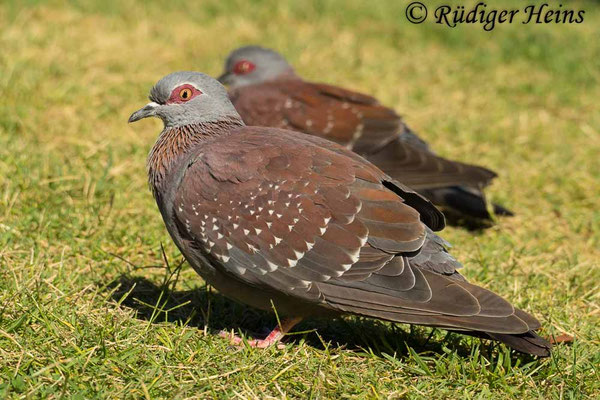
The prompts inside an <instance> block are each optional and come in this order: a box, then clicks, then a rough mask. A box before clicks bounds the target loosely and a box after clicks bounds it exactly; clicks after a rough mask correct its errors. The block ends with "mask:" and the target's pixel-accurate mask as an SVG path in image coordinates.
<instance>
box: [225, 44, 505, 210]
mask: <svg viewBox="0 0 600 400" xmlns="http://www.w3.org/2000/svg"><path fill="white" fill-rule="evenodd" d="M219 80H220V81H221V83H224V84H227V85H229V87H230V93H229V95H230V98H231V101H232V102H233V105H234V106H235V108H236V109H237V111H238V112H239V114H240V115H241V116H242V119H243V120H244V122H245V123H246V124H247V125H255V126H271V127H276V128H284V129H292V130H296V131H300V132H304V133H308V134H311V135H316V136H320V137H324V138H326V139H329V140H332V141H334V142H337V143H339V144H342V145H344V146H346V147H347V148H349V149H351V150H352V151H354V152H356V153H358V154H360V155H362V156H363V157H365V158H367V159H368V160H369V161H371V162H372V163H373V164H375V165H377V166H378V167H379V168H381V169H382V170H383V171H384V172H385V173H387V174H388V175H390V176H391V177H393V178H394V179H397V180H399V181H400V182H402V183H404V184H405V185H408V186H410V187H411V188H412V189H414V190H417V191H419V193H421V194H422V195H424V196H425V197H427V198H428V199H430V200H431V201H433V202H434V203H435V204H437V205H440V206H443V207H444V208H445V209H446V210H449V211H451V212H454V214H458V215H459V216H462V217H470V218H477V219H489V218H491V216H490V213H489V211H488V208H487V203H486V201H485V197H484V194H483V191H482V189H483V187H485V186H487V185H488V184H489V183H490V182H491V181H492V179H493V178H495V177H496V173H494V172H493V171H490V170H489V169H486V168H483V167H479V166H475V165H468V164H464V163H460V162H457V161H450V160H447V159H444V158H442V157H439V156H437V155H436V154H435V153H434V152H433V151H432V150H431V149H430V148H429V146H428V145H427V143H425V142H424V141H423V140H421V139H420V138H419V137H418V136H417V135H415V134H414V133H413V132H412V131H411V130H410V129H409V128H408V127H407V126H406V125H405V124H404V123H403V122H402V119H401V118H400V116H399V115H398V114H396V112H395V111H394V110H392V109H390V108H387V107H384V106H382V105H381V104H380V103H379V102H378V101H377V100H376V99H375V98H373V97H371V96H367V95H364V94H361V93H356V92H352V91H349V90H346V89H343V88H341V87H337V86H331V85H326V84H321V83H312V82H307V81H304V80H303V79H302V78H301V77H299V76H298V75H297V74H296V73H295V72H294V69H293V68H292V66H291V65H290V64H288V62H287V61H286V60H285V59H284V58H283V57H282V56H281V55H280V54H278V53H276V52H275V51H273V50H269V49H265V48H262V47H258V46H247V47H242V48H239V49H237V50H235V51H233V52H232V53H231V54H230V55H229V56H228V58H227V60H226V62H225V72H224V73H223V75H221V77H220V78H219ZM491 206H492V208H493V210H494V213H495V214H497V215H512V212H511V211H509V210H507V209H505V208H503V207H501V206H499V205H491Z"/></svg>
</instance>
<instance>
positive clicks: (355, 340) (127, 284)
mask: <svg viewBox="0 0 600 400" xmlns="http://www.w3.org/2000/svg"><path fill="white" fill-rule="evenodd" d="M168 286H169V285H168V284H167V285H165V286H163V287H161V286H157V285H156V284H154V283H153V282H151V281H149V280H147V279H145V278H142V277H131V276H129V275H122V276H120V277H119V278H118V279H116V280H115V281H114V282H113V283H111V284H110V285H109V286H108V288H109V290H112V291H113V294H112V297H113V299H114V300H115V301H116V302H117V303H119V304H120V305H121V306H125V307H128V308H131V309H134V310H136V312H137V318H140V319H143V320H150V321H152V322H156V323H158V322H171V323H178V324H182V325H187V326H193V327H197V328H199V329H204V328H205V327H206V329H207V330H208V332H210V333H211V334H217V333H218V332H219V331H221V330H223V329H225V330H227V331H231V330H233V331H234V332H236V333H239V332H242V333H243V334H244V335H245V336H246V337H257V338H261V337H264V336H266V335H267V334H268V332H269V331H270V330H271V328H273V327H274V326H276V325H277V320H276V317H275V315H274V313H272V312H265V311H260V310H256V309H254V308H251V307H248V306H245V305H242V304H239V303H237V302H234V301H232V300H229V299H227V298H226V297H224V296H222V295H221V294H219V293H215V292H214V291H211V290H210V289H209V288H208V287H207V286H203V287H200V288H197V289H193V290H184V291H173V290H170V289H168ZM403 326H406V325H398V324H391V323H384V322H381V321H377V320H373V319H368V318H359V317H349V318H336V319H333V320H330V319H329V320H324V319H307V320H305V321H303V322H301V323H300V324H299V325H297V327H296V328H295V329H294V331H296V332H304V333H301V334H293V332H292V334H291V335H289V336H287V338H286V339H285V341H286V342H288V343H289V342H296V343H297V342H299V341H300V340H304V341H305V342H306V343H307V344H308V345H310V346H313V347H315V348H319V349H325V348H326V347H327V348H344V349H349V350H353V351H357V352H366V353H369V354H373V355H376V356H379V357H381V356H384V354H386V355H395V356H396V357H405V356H407V355H409V352H411V350H409V347H410V349H412V351H413V352H416V353H423V352H427V353H433V354H439V355H441V354H444V353H446V352H448V351H451V352H456V353H457V354H458V355H459V356H461V357H471V356H472V355H473V353H472V351H473V350H472V348H471V346H467V345H465V344H464V342H463V341H462V340H461V337H462V335H459V334H456V333H451V332H447V333H446V336H445V337H444V336H442V335H441V334H440V332H442V333H445V332H446V331H440V330H432V329H430V328H425V327H415V326H412V325H410V329H409V330H404V329H402V327H403ZM307 331H308V332H307ZM436 332H437V334H436V335H435V336H434V333H436ZM485 342H486V343H487V345H485V346H483V345H482V346H481V352H482V353H483V354H484V355H485V356H486V358H488V359H492V358H493V357H491V355H492V353H494V348H496V347H497V346H495V345H494V344H492V343H491V342H489V341H485ZM512 358H513V359H514V361H516V360H517V359H520V360H521V362H522V363H523V362H527V361H528V360H531V359H532V357H531V356H527V355H521V354H518V353H516V354H513V356H512ZM513 365H514V364H513Z"/></svg>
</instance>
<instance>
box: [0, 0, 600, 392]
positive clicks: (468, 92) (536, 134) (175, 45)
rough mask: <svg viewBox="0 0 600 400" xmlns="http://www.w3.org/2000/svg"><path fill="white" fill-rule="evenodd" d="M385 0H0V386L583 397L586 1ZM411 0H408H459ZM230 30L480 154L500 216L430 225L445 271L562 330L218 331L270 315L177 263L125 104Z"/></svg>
mask: <svg viewBox="0 0 600 400" xmlns="http://www.w3.org/2000/svg"><path fill="white" fill-rule="evenodd" d="M408 3H409V2H404V1H359V0H330V1H306V2H296V1H291V0H290V1H288V0H277V1H276V0H273V1H267V0H262V1H252V2H250V1H241V0H240V1H237V0H232V1H224V0H203V1H198V2H191V1H184V0H174V1H164V2H143V1H132V0H126V1H116V0H107V1H100V0H89V1H75V0H73V1H47V2H45V1H33V0H28V1H13V0H3V1H2V2H1V3H0V358H1V359H2V362H1V363H0V397H1V395H2V394H5V395H7V396H9V395H10V396H15V398H16V397H20V396H34V397H37V396H41V397H46V396H50V397H59V396H60V395H61V394H64V395H69V396H82V397H81V398H89V397H94V396H112V397H116V398H124V397H127V396H130V397H146V398H151V397H171V398H173V397H177V398H188V397H198V398H206V397H221V396H234V395H236V394H237V395H239V396H240V397H242V398H252V397H261V398H262V397H265V396H274V397H285V396H289V397H308V396H309V395H311V396H314V397H320V398H327V397H338V396H341V395H343V394H344V395H348V396H350V397H352V396H357V397H361V396H362V397H378V396H379V397H384V398H385V397H394V398H396V397H402V396H409V397H412V396H416V397H418V396H420V395H423V396H436V397H438V396H440V397H454V398H456V397H458V396H460V397H464V398H471V397H477V396H483V397H486V396H488V397H489V396H493V397H495V398H510V397H513V396H515V397H521V398H522V397H539V398H553V397H555V398H558V397H560V398H562V397H563V396H567V395H569V396H570V397H579V396H581V397H585V396H590V397H593V395H594V393H596V394H597V393H598V391H599V390H600V386H599V385H600V383H599V382H600V380H599V379H598V378H599V377H598V370H597V366H598V365H600V352H599V350H600V337H599V335H598V329H597V326H598V324H599V323H600V320H599V309H600V308H599V297H600V291H599V289H598V282H599V281H600V268H599V266H598V260H599V259H600V207H599V200H598V197H599V195H600V181H599V178H600V157H599V154H600V103H599V101H598V99H600V87H599V85H598V83H599V81H600V3H598V2H592V1H564V2H563V8H567V7H568V8H573V9H583V10H585V14H584V18H585V19H584V22H583V23H581V24H555V23H550V24H539V25H533V24H528V25H523V24H521V23H520V22H518V23H513V24H510V25H509V24H502V25H497V26H496V27H495V29H494V30H492V31H490V32H486V31H484V30H483V29H482V27H481V25H480V24H474V25H460V26H458V27H456V28H449V27H447V26H444V25H438V24H435V23H434V22H433V19H432V17H431V15H430V17H429V19H428V20H427V21H425V22H424V23H422V24H419V25H415V24H411V23H409V22H408V21H407V19H406V16H405V8H406V5H407V4H408ZM424 3H426V5H427V6H428V8H429V9H430V13H431V12H432V11H431V10H433V9H434V8H435V7H437V6H439V5H442V4H447V3H449V4H452V5H458V4H461V5H465V8H467V9H468V8H469V7H472V6H474V5H475V4H477V2H476V1H467V0H465V1H464V2H452V1H447V2H441V1H425V2H424ZM531 3H532V4H539V3H540V2H536V1H531ZM548 3H549V4H550V5H552V6H556V7H558V4H559V3H557V2H550V1H549V2H548ZM493 6H494V7H496V8H500V9H502V8H507V9H510V8H521V9H522V8H523V7H524V3H523V2H522V1H510V0H502V1H499V2H494V4H493ZM491 7H492V6H491V5H488V8H491ZM247 44H259V45H263V46H266V47H271V48H273V49H276V50H278V51H279V52H281V53H282V54H283V55H284V56H285V57H287V59H288V60H289V61H290V63H291V64H292V65H294V66H295V68H296V70H297V71H298V73H299V74H300V75H302V76H303V77H305V78H306V79H308V80H314V81H319V82H326V83H330V84H336V85H341V86H344V87H347V88H351V89H355V90H358V91H362V92H365V93H369V94H372V95H374V96H376V97H377V98H379V99H380V100H381V102H382V103H384V104H386V105H388V106H390V107H393V108H394V109H395V110H397V111H398V112H399V113H400V114H401V115H403V116H404V118H405V121H406V122H407V124H408V125H409V126H410V127H411V128H412V129H414V130H415V131H416V132H418V133H419V134H420V135H421V136H422V137H423V138H425V139H426V140H428V141H429V142H430V144H431V145H432V146H433V148H434V149H435V150H436V151H437V152H438V153H440V154H441V155H443V156H446V157H448V158H452V159H459V160H462V161H465V162H471V163H476V164H480V165H485V166H487V167H489V168H491V169H494V170H496V171H498V172H499V178H498V179H497V180H496V181H495V183H494V184H493V186H492V187H491V188H490V191H489V193H490V197H491V198H492V199H493V200H495V201H497V202H499V203H501V204H503V205H506V206H507V207H509V208H511V209H512V210H514V211H515V213H516V216H515V217H512V218H503V219H501V220H500V221H499V223H498V225H496V226H494V227H493V228H491V229H487V230H485V231H482V232H480V231H475V232H470V231H467V230H464V229H460V228H447V229H446V231H445V232H444V237H445V238H446V239H447V240H449V241H450V242H452V243H453V244H454V248H453V250H452V251H453V254H455V256H456V257H457V258H458V259H460V260H462V261H463V263H464V264H465V267H466V268H465V269H464V274H465V275H466V276H467V277H469V279H472V280H474V281H476V282H478V283H480V284H482V285H485V286H487V287H490V288H493V289H494V291H496V292H497V293H500V294H502V295H504V296H505V297H507V298H508V299H510V300H511V301H512V302H513V303H514V304H515V305H518V306H519V307H522V308H524V309H526V310H528V311H530V312H532V313H533V314H534V315H536V316H538V317H539V318H540V320H541V321H542V324H543V326H544V330H543V332H542V333H543V335H545V336H551V335H555V336H559V335H561V334H564V333H568V334H570V335H573V336H575V337H576V340H575V342H574V344H573V345H571V346H568V345H563V346H559V347H557V349H556V351H555V352H554V355H553V357H552V358H551V359H549V360H543V361H532V360H529V359H523V358H519V357H515V356H514V355H513V356H511V355H510V353H508V352H507V351H506V349H504V350H502V349H500V350H498V351H495V350H493V349H492V348H491V347H489V346H488V345H487V344H483V343H482V342H480V341H479V340H477V339H464V338H462V337H458V336H456V335H453V336H451V337H450V338H448V337H446V336H445V332H440V331H436V332H434V333H433V338H431V339H428V337H429V336H430V333H431V330H428V329H419V328H416V329H411V328H409V327H408V326H398V327H393V328H390V327H389V324H379V323H373V322H365V321H354V322H352V321H351V322H339V323H337V325H333V327H332V326H326V325H325V324H322V323H320V322H315V323H310V322H306V323H303V324H302V325H301V327H304V328H305V329H306V330H310V329H313V328H315V327H319V333H322V336H318V335H317V334H316V333H314V332H311V333H308V334H306V335H305V336H304V337H302V336H299V337H298V338H297V339H295V341H294V345H291V346H288V348H286V349H285V350H282V351H280V352H278V351H276V350H273V351H271V350H269V351H266V352H260V351H255V350H234V349H230V348H229V347H228V346H227V343H226V341H225V340H222V339H219V338H218V337H215V336H214V335H212V334H210V333H211V331H212V330H214V329H217V328H220V327H228V328H234V329H237V328H236V326H235V324H234V322H235V321H239V320H242V321H245V322H244V323H246V324H247V325H248V324H249V329H250V330H251V332H254V330H256V329H259V328H260V327H262V326H263V325H269V324H270V323H272V322H273V321H274V320H273V319H272V317H270V316H265V315H263V314H260V313H256V312H253V311H252V310H247V309H243V308H240V307H239V306H236V305H232V304H230V303H229V302H227V301H226V300H223V299H222V298H218V297H214V296H213V295H211V294H210V293H209V292H208V290H207V289H206V288H205V287H203V284H202V281H201V279H200V278H199V277H198V276H196V275H195V274H194V273H193V272H192V271H191V270H190V268H189V267H188V266H187V265H184V266H183V268H182V269H177V265H178V264H179V263H180V261H181V256H180V254H179V253H178V251H177V250H176V248H175V246H174V245H173V244H172V242H171V241H170V239H169V237H168V235H167V233H166V230H165V229H164V227H163V222H162V220H161V218H160V215H159V213H158V210H157V209H156V206H155V204H154V200H153V199H152V196H151V194H150V192H149V190H148V187H147V177H146V171H145V159H146V155H147V153H148V151H149V149H150V147H151V146H152V144H153V142H154V140H155V138H156V137H157V135H158V133H159V132H160V130H161V129H162V123H161V122H160V121H159V120H152V121H150V120H147V121H145V122H142V123H139V124H135V125H132V126H129V125H128V124H127V118H128V116H129V115H130V114H131V112H133V111H135V110H137V109H138V108H140V107H141V106H142V105H144V104H145V103H146V102H147V99H146V97H147V94H148V91H149V89H150V88H151V86H152V85H153V84H154V83H155V82H156V81H157V80H158V79H159V78H161V77H162V76H164V75H166V74H167V73H170V72H172V71H175V70H197V71H202V72H205V73H208V74H210V75H213V76H216V75H218V74H219V73H220V72H221V70H222V65H223V61H224V58H225V56H226V55H227V54H228V53H229V52H230V51H231V50H233V49H234V48H237V47H239V46H241V45H247ZM161 246H164V252H163V250H162V247H161ZM165 259H167V260H168V264H167V263H166V262H165ZM179 273H181V274H179ZM176 278H177V279H176ZM211 299H212V300H211ZM217 306H218V307H217ZM215 307H216V308H215ZM166 311H168V312H166ZM211 313H212V314H211ZM210 315H212V316H213V317H212V318H213V319H212V321H213V322H210V321H211V319H210V318H211V317H210ZM215 316H216V317H215ZM164 321H166V322H164ZM223 321H230V322H223ZM248 321H250V322H248ZM253 321H254V322H253ZM256 321H259V322H256ZM231 324H234V325H231ZM319 324H321V325H319ZM253 329H254V330H253ZM390 329H391V330H390ZM367 332H368V333H367ZM357 337H358V338H357ZM320 338H324V339H323V340H321V339H320ZM404 341H406V342H407V344H408V345H409V347H410V349H407V346H406V345H405V344H404ZM329 342H332V343H333V342H341V344H337V345H328V344H326V343H329ZM431 343H433V344H431ZM432 346H433V347H432ZM258 369H260V372H258Z"/></svg>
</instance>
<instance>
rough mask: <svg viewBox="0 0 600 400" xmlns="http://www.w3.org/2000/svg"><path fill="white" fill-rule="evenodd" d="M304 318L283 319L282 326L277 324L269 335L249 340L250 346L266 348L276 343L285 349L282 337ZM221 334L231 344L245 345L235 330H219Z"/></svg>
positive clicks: (278, 346)
mask: <svg viewBox="0 0 600 400" xmlns="http://www.w3.org/2000/svg"><path fill="white" fill-rule="evenodd" d="M301 320H302V318H299V317H296V318H289V319H285V320H283V321H281V326H276V327H275V329H273V330H272V331H271V333H269V335H268V336H267V337H266V338H264V339H252V340H248V341H247V343H248V345H249V346H250V347H255V348H259V349H264V348H267V347H269V346H272V345H274V344H277V348H278V349H283V348H285V346H284V345H283V344H281V343H279V342H280V341H281V339H282V338H283V337H284V336H285V335H286V334H287V333H288V332H289V331H290V330H291V329H292V328H293V327H294V325H296V324H297V323H298V322H300V321H301ZM219 336H221V337H222V338H227V339H229V340H230V341H231V344H233V345H235V346H243V345H244V339H242V338H241V337H239V336H238V335H236V334H234V333H233V332H231V333H230V332H227V331H221V332H219Z"/></svg>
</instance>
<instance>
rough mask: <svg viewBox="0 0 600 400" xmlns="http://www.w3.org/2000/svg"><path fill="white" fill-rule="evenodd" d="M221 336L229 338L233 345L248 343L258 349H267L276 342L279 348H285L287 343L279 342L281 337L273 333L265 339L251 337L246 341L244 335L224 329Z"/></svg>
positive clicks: (239, 345) (240, 345) (220, 333)
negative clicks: (276, 336)
mask: <svg viewBox="0 0 600 400" xmlns="http://www.w3.org/2000/svg"><path fill="white" fill-rule="evenodd" d="M219 336H220V337H222V338H224V339H229V342H230V343H231V344H232V345H234V346H238V347H242V346H244V345H245V344H246V343H247V344H248V346H250V347H254V348H257V349H266V348H267V347H270V346H272V345H274V344H277V348H278V349H284V348H285V345H284V344H283V343H280V342H279V341H280V338H273V337H271V335H269V336H267V337H266V338H265V339H251V340H246V341H244V339H243V338H242V337H240V336H238V335H236V334H235V333H233V332H228V331H225V330H222V331H221V332H219Z"/></svg>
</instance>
